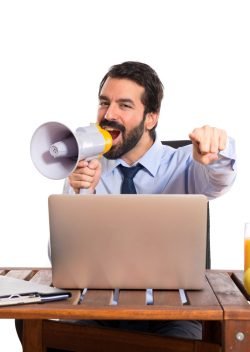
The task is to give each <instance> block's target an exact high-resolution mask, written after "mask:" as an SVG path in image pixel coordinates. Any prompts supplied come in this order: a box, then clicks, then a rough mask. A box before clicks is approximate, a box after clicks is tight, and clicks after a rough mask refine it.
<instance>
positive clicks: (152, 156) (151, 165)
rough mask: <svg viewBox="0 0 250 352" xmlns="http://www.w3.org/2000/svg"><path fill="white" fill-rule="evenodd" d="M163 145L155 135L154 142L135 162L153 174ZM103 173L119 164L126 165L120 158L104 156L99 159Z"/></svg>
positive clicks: (105, 173)
mask: <svg viewBox="0 0 250 352" xmlns="http://www.w3.org/2000/svg"><path fill="white" fill-rule="evenodd" d="M163 149H164V147H163V145H162V143H161V141H160V140H159V139H158V138H157V137H156V140H155V142H154V143H153V144H152V146H151V147H150V148H149V150H148V151H147V152H146V153H145V154H144V155H143V156H142V157H141V158H140V159H139V160H137V162H136V164H137V163H140V164H141V165H142V166H143V167H144V168H145V169H146V170H148V171H149V172H150V173H151V174H152V176H155V175H156V173H157V170H158V168H159V166H160V162H161V159H162V155H163ZM101 163H102V167H103V174H104V175H108V174H109V173H112V172H113V170H114V169H115V168H116V167H117V166H118V165H120V164H122V165H124V166H128V165H127V164H126V163H125V162H124V161H123V160H122V159H115V160H108V159H106V158H105V157H103V158H102V159H101Z"/></svg>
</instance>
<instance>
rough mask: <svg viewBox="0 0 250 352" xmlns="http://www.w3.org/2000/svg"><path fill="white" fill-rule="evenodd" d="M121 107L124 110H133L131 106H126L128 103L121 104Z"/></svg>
mask: <svg viewBox="0 0 250 352" xmlns="http://www.w3.org/2000/svg"><path fill="white" fill-rule="evenodd" d="M120 107H121V108H124V109H131V108H132V106H131V105H129V104H126V103H121V104H120Z"/></svg>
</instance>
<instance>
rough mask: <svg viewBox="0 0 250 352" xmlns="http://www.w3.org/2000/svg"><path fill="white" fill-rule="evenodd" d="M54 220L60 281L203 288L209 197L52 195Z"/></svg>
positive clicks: (83, 284) (75, 285)
mask: <svg viewBox="0 0 250 352" xmlns="http://www.w3.org/2000/svg"><path fill="white" fill-rule="evenodd" d="M49 223H50V240H51V260H52V280H53V284H54V285H55V286H56V287H61V288H85V287H86V288H97V289H98V288H104V289H105V288H123V289H145V288H154V289H179V288H184V289H201V288H202V287H203V286H204V274H205V256H206V231H207V198H206V197H205V196H203V195H131V194H129V195H51V196H50V197H49Z"/></svg>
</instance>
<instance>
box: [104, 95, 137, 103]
mask: <svg viewBox="0 0 250 352" xmlns="http://www.w3.org/2000/svg"><path fill="white" fill-rule="evenodd" d="M99 100H106V101H110V99H109V98H108V97H107V96H106V95H100V96H99ZM117 102H118V103H130V104H132V105H133V106H134V105H135V103H134V101H133V100H132V99H130V98H120V99H118V100H117Z"/></svg>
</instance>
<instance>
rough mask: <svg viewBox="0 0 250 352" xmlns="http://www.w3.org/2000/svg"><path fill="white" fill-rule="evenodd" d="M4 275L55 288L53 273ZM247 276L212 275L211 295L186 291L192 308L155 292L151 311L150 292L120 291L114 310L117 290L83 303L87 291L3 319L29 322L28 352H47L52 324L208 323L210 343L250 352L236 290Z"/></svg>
mask: <svg viewBox="0 0 250 352" xmlns="http://www.w3.org/2000/svg"><path fill="white" fill-rule="evenodd" d="M0 275H6V276H10V277H15V278H19V279H25V280H29V281H33V282H37V283H40V284H46V285H50V284H51V270H50V269H49V268H47V269H46V268H45V269H28V268H25V269H24V268H15V269H13V268H12V269H11V268H0ZM241 275H242V273H240V272H237V273H233V274H232V273H228V272H226V271H213V270H208V271H207V273H206V278H207V281H206V286H205V289H204V290H202V291H186V296H187V298H188V303H187V304H185V305H183V304H182V302H181V299H180V295H179V292H178V291H165V290H161V291H160V290H154V294H153V297H154V301H153V304H151V305H146V303H145V302H146V299H145V291H144V290H138V291H136V290H135V291H130V290H120V292H119V299H118V304H116V305H113V304H112V302H113V298H114V293H113V290H87V292H86V294H85V295H84V298H83V300H82V301H81V302H80V297H81V291H79V290H74V291H72V297H71V298H70V299H69V300H66V301H61V302H53V303H52V302H51V303H46V304H31V305H22V306H11V307H1V308H0V318H14V319H25V323H24V351H25V352H30V351H32V352H33V351H36V352H40V351H43V350H42V348H41V346H40V344H41V339H42V333H41V329H42V324H43V321H44V320H47V319H68V320H69V319H91V320H93V319H96V320H99V319H108V320H123V319H128V320H190V319H195V320H202V321H204V322H205V324H204V326H205V329H204V339H205V340H206V339H207V340H211V339H212V340H214V341H217V342H218V343H219V344H220V345H221V351H224V352H229V351H234V352H239V351H241V352H247V351H248V352H249V351H250V305H249V303H248V301H247V299H246V298H245V296H244V295H243V294H242V293H241V291H240V289H239V288H238V286H237V285H236V284H235V281H237V280H235V278H237V277H238V278H240V277H241ZM51 324H53V322H51ZM207 326H209V327H210V328H211V327H213V326H214V327H215V329H214V330H213V329H212V330H211V329H207ZM51 331H52V330H51ZM209 331H210V332H209ZM211 331H212V333H211ZM208 332H209V333H208ZM206 351H211V352H212V351H213V350H212V349H207V350H206ZM214 351H215V350H214ZM216 351H218V349H217V350H216Z"/></svg>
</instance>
